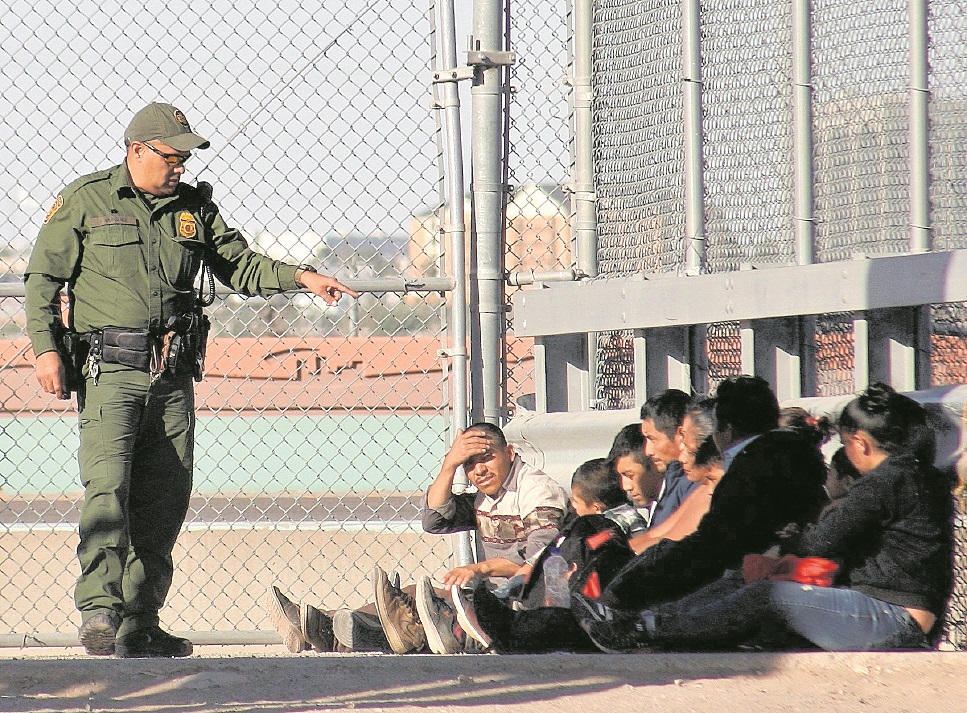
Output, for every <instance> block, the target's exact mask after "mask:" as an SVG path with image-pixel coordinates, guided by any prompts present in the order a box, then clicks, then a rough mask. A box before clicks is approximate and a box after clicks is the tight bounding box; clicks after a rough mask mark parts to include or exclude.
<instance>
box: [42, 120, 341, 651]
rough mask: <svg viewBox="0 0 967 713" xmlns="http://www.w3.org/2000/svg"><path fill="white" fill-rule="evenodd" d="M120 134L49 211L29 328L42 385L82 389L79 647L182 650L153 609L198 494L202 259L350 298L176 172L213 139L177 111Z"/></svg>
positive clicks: (262, 284) (221, 272)
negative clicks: (261, 239)
mask: <svg viewBox="0 0 967 713" xmlns="http://www.w3.org/2000/svg"><path fill="white" fill-rule="evenodd" d="M124 146H125V159H124V162H123V163H121V164H119V165H117V166H114V167H112V168H109V169H106V170H103V171H98V172H96V173H92V174H89V175H87V176H83V177H81V178H78V179H77V180H75V181H74V182H73V183H71V184H70V185H69V186H68V187H67V188H65V189H64V191H63V193H61V194H60V195H59V196H58V197H57V199H56V200H55V201H54V204H53V206H51V208H50V210H49V211H48V213H47V217H46V218H45V219H44V224H43V226H42V227H41V229H40V234H39V235H38V237H37V243H36V245H35V246H34V249H33V252H32V253H31V256H30V262H29V263H28V265H27V270H26V286H25V295H26V299H25V311H26V316H27V334H28V335H29V337H30V341H31V344H32V346H33V350H34V354H35V357H36V376H37V381H38V382H39V383H40V386H41V388H42V389H43V390H44V391H45V392H47V393H49V394H53V395H54V396H55V397H57V398H61V399H67V398H69V397H70V390H71V389H76V390H77V408H78V415H79V430H80V449H79V451H78V462H79V465H80V476H81V482H82V483H83V485H84V504H83V505H82V506H81V516H80V523H79V528H78V530H79V537H80V542H79V544H78V547H77V557H78V560H79V561H80V576H79V577H78V579H77V586H76V587H75V590H74V600H75V603H76V605H77V608H78V610H80V612H81V619H82V621H81V626H80V629H79V631H78V638H79V640H80V643H81V644H83V646H84V648H85V650H86V651H87V653H88V654H92V655H96V656H109V655H111V654H117V656H119V657H121V658H128V657H175V656H188V655H190V654H191V652H192V644H191V642H190V641H188V640H187V639H183V638H181V637H177V636H172V635H171V634H169V633H167V632H166V631H163V630H162V629H161V628H160V626H159V618H158V610H159V609H160V608H161V606H162V605H163V604H164V601H165V598H166V596H167V594H168V589H169V588H170V586H171V581H172V574H173V565H172V558H171V555H172V550H173V549H174V545H175V541H176V539H177V537H178V533H179V531H180V530H181V526H182V523H183V522H184V520H185V516H186V514H187V511H188V499H189V496H190V495H191V482H192V467H193V455H192V454H193V449H194V431H195V415H194V388H193V383H192V380H193V379H196V380H198V379H201V376H202V373H201V372H202V366H203V361H204V342H205V335H207V326H206V325H207V317H205V316H204V315H203V314H202V313H201V304H202V300H201V299H200V297H199V295H198V292H197V291H196V290H195V287H194V283H195V279H196V277H197V275H198V273H199V270H200V269H201V267H202V265H203V264H204V265H205V266H207V267H208V268H209V269H210V270H211V273H212V274H213V275H214V276H215V277H217V278H218V280H219V281H220V282H222V283H223V284H225V285H227V286H229V287H231V288H232V289H233V290H235V291H237V292H241V293H243V294H247V295H265V296H267V295H272V294H276V293H280V292H284V291H286V290H297V289H300V288H302V287H304V288H306V289H308V290H309V291H310V292H312V293H314V294H316V295H318V296H320V297H322V298H323V299H324V300H325V301H326V302H327V303H328V304H335V303H336V302H338V301H339V299H340V297H342V295H343V294H348V295H352V296H357V295H356V293H355V292H354V291H353V290H351V289H349V288H348V287H346V286H345V285H343V284H342V283H341V282H339V281H338V280H336V279H335V278H333V277H329V276H327V275H321V274H318V273H316V272H315V271H314V270H313V269H312V268H311V267H309V266H297V265H288V264H286V263H283V262H279V261H277V260H273V259H271V258H269V257H267V256H265V255H261V254H259V253H257V252H255V251H253V250H250V249H249V247H248V245H247V244H246V241H245V239H244V237H243V236H242V235H241V233H240V232H239V231H238V230H236V229H234V228H230V227H229V226H228V225H227V224H226V223H225V220H224V219H223V218H222V216H221V215H220V214H219V212H218V208H217V207H216V206H215V204H214V203H212V201H211V191H210V187H208V189H206V190H203V189H201V188H199V187H195V186H189V185H185V184H183V183H181V177H182V175H184V172H185V162H186V161H187V160H188V159H190V158H191V156H192V151H194V150H196V149H205V148H208V146H209V142H208V141H207V140H206V139H204V138H202V137H201V136H199V135H198V134H196V133H195V132H194V131H192V130H191V127H190V126H189V124H188V120H187V119H186V118H185V115H184V114H183V113H182V112H181V111H180V110H179V109H176V108H175V107H173V106H171V105H170V104H161V103H153V104H149V105H148V106H146V107H144V108H143V109H141V110H140V111H139V112H137V113H136V114H135V115H134V117H133V118H132V119H131V122H130V124H129V125H128V127H127V129H126V131H125V132H124ZM64 286H66V287H67V293H68V301H69V310H68V312H67V322H66V324H65V323H64V321H63V318H62V316H61V301H60V296H61V295H60V293H61V289H62V288H63V287H64ZM62 354H64V356H62ZM68 356H69V358H68ZM68 377H71V381H74V380H76V384H71V383H70V382H69V381H68ZM69 387H70V388H69Z"/></svg>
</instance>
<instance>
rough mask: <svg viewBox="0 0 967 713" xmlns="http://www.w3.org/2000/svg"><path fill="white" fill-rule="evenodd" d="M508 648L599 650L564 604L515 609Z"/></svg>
mask: <svg viewBox="0 0 967 713" xmlns="http://www.w3.org/2000/svg"><path fill="white" fill-rule="evenodd" d="M508 643H509V646H508V648H509V649H510V650H511V651H516V652H518V653H522V654H544V653H550V652H551V651H568V652H572V653H597V651H598V648H597V645H596V644H595V643H594V642H593V641H592V640H591V639H590V638H589V637H588V634H587V632H585V631H584V629H582V628H581V627H580V625H579V624H578V622H577V620H576V619H575V618H574V612H572V611H571V610H570V609H565V608H563V607H540V608H538V609H522V610H521V611H515V612H514V621H513V624H512V625H511V627H510V640H509V642H508Z"/></svg>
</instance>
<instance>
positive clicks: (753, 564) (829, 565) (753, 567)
mask: <svg viewBox="0 0 967 713" xmlns="http://www.w3.org/2000/svg"><path fill="white" fill-rule="evenodd" d="M838 571H839V564H838V563H836V562H833V561H832V560H828V559H826V558H824V557H796V555H786V556H784V557H780V558H779V559H776V558H775V557H766V556H765V555H746V556H745V558H744V559H743V560H742V576H743V577H744V578H745V582H746V584H748V583H750V582H755V581H757V580H760V579H774V580H779V581H783V582H799V583H800V584H811V585H813V586H814V587H831V586H833V580H834V579H835V577H836V573H837V572H838Z"/></svg>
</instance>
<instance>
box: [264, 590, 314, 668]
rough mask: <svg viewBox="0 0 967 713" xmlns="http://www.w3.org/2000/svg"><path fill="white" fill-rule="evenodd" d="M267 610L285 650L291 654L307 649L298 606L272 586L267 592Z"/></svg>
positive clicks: (307, 645)
mask: <svg viewBox="0 0 967 713" xmlns="http://www.w3.org/2000/svg"><path fill="white" fill-rule="evenodd" d="M267 610H268V613H269V618H270V619H271V620H272V625H273V626H274V627H275V630H276V631H277V632H279V636H281V637H282V643H283V644H284V645H285V648H286V649H287V650H288V651H289V652H290V653H293V654H297V653H299V652H300V651H305V650H306V649H308V648H309V644H307V643H306V639H305V636H303V634H302V622H301V621H300V619H299V605H298V604H296V603H295V602H293V601H292V600H291V599H289V598H288V597H287V596H285V595H284V594H283V593H282V590H281V589H279V588H278V587H276V586H275V585H273V586H272V590H271V591H270V592H269V597H268V605H267Z"/></svg>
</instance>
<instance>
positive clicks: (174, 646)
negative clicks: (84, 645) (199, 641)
mask: <svg viewBox="0 0 967 713" xmlns="http://www.w3.org/2000/svg"><path fill="white" fill-rule="evenodd" d="M192 648H193V647H192V645H191V642H190V641H188V639H182V638H181V637H180V636H172V635H171V634H169V633H168V632H167V631H163V630H162V629H161V627H159V626H151V627H148V628H147V629H138V630H137V631H132V632H131V633H130V634H125V635H124V636H119V637H118V638H117V642H116V643H115V646H114V649H115V654H117V657H118V658H119V659H159V658H163V659H172V658H181V657H183V656H191V652H192Z"/></svg>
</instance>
